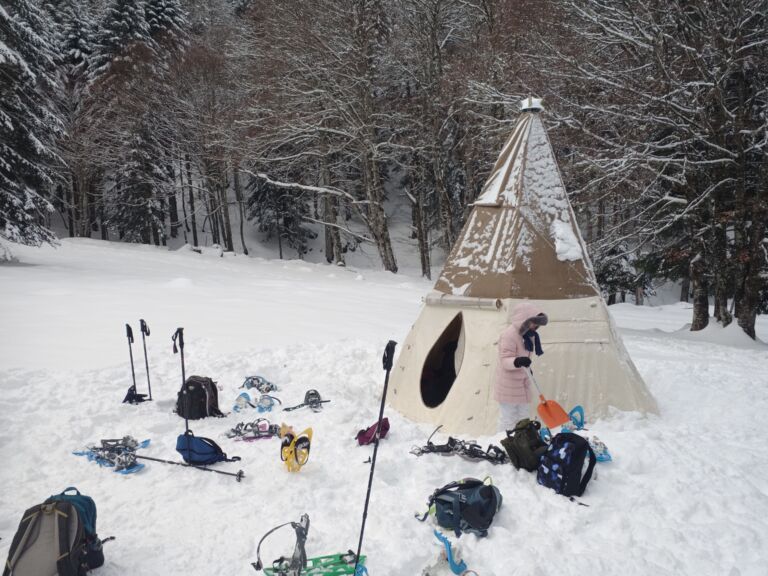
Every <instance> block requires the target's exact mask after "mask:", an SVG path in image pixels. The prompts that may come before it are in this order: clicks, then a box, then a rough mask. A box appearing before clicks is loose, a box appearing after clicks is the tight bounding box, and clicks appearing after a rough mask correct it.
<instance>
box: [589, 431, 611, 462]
mask: <svg viewBox="0 0 768 576" xmlns="http://www.w3.org/2000/svg"><path fill="white" fill-rule="evenodd" d="M588 442H589V447H590V448H592V451H593V452H594V453H595V458H597V461H598V462H610V461H612V460H613V458H612V457H611V453H610V452H608V447H607V446H606V445H605V444H604V443H603V442H602V441H601V440H600V438H598V437H597V436H592V437H590V438H588Z"/></svg>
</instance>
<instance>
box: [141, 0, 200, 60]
mask: <svg viewBox="0 0 768 576" xmlns="http://www.w3.org/2000/svg"><path fill="white" fill-rule="evenodd" d="M146 2H147V3H146V6H145V8H144V17H145V19H146V21H147V25H148V26H149V35H150V36H151V37H152V39H153V40H154V41H155V42H156V43H157V44H158V45H160V46H162V47H163V48H164V49H165V50H166V51H168V52H169V53H173V52H176V51H178V50H180V49H181V48H183V47H184V46H186V44H187V30H188V27H189V23H188V21H187V13H186V11H185V10H184V9H183V8H182V7H181V2H180V1H179V0H146Z"/></svg>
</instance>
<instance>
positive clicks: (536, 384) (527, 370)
mask: <svg viewBox="0 0 768 576" xmlns="http://www.w3.org/2000/svg"><path fill="white" fill-rule="evenodd" d="M525 373H526V374H528V378H530V379H531V382H533V385H534V386H536V390H538V391H539V398H541V399H542V400H544V393H543V392H542V391H541V388H539V383H538V382H536V378H534V377H533V372H532V371H531V369H530V367H526V369H525Z"/></svg>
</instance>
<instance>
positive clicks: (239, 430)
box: [227, 418, 280, 441]
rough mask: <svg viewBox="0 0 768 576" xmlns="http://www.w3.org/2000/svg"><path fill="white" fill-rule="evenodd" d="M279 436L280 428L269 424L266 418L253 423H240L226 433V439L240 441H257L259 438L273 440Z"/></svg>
mask: <svg viewBox="0 0 768 576" xmlns="http://www.w3.org/2000/svg"><path fill="white" fill-rule="evenodd" d="M279 435H280V427H279V426H278V425H277V424H270V423H269V420H267V419H266V418H258V419H256V420H254V421H253V422H247V423H246V422H240V423H239V424H238V425H237V426H235V427H234V428H232V429H231V430H230V431H229V432H227V438H236V439H240V440H246V441H247V440H258V439H261V438H274V437H275V436H279Z"/></svg>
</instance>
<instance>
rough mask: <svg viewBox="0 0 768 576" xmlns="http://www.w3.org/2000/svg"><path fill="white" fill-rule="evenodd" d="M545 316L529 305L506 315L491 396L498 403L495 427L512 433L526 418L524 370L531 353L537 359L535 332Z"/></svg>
mask: <svg viewBox="0 0 768 576" xmlns="http://www.w3.org/2000/svg"><path fill="white" fill-rule="evenodd" d="M547 322H548V319H547V315H546V314H544V312H542V310H541V309H540V308H539V307H538V306H536V305H535V304H532V303H530V302H521V303H520V304H517V305H516V306H515V307H514V308H513V309H512V311H511V312H510V315H509V326H507V328H506V329H505V330H504V332H502V333H501V336H500V337H499V364H498V366H497V368H496V385H495V386H494V391H493V395H494V398H495V399H496V400H497V401H498V402H499V428H500V429H501V430H502V431H504V430H512V429H513V428H514V427H515V424H517V423H518V422H519V421H520V420H522V419H523V418H529V417H530V404H531V382H530V380H529V378H528V374H527V369H529V368H530V366H531V353H532V352H535V353H536V355H537V356H540V355H541V354H543V353H544V352H543V351H542V349H541V341H540V340H539V334H538V332H537V330H538V329H539V326H546V325H547Z"/></svg>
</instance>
